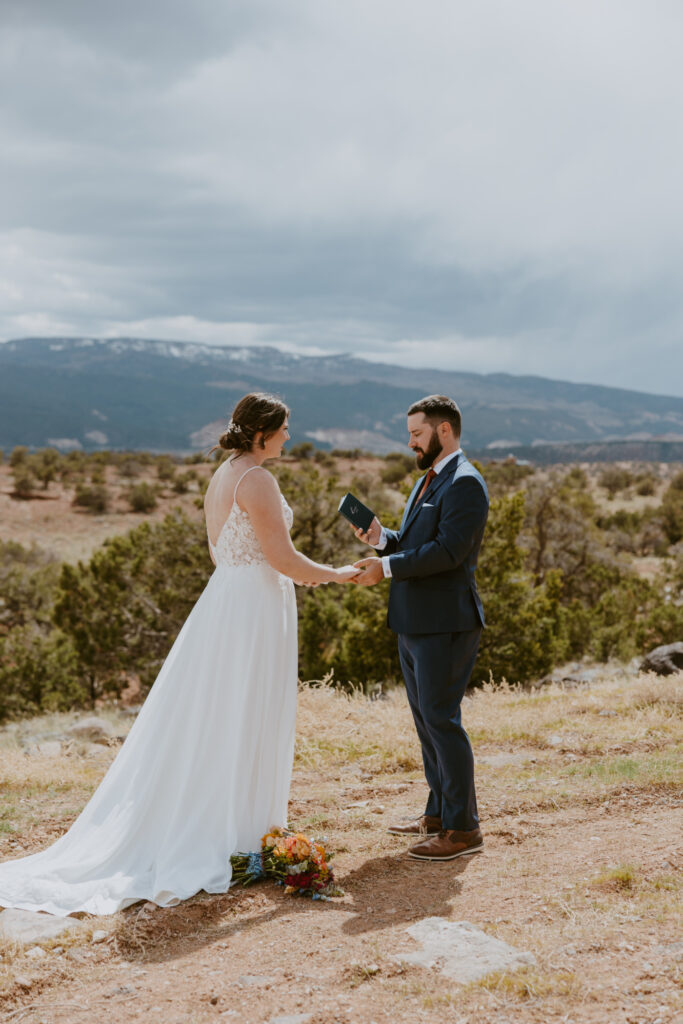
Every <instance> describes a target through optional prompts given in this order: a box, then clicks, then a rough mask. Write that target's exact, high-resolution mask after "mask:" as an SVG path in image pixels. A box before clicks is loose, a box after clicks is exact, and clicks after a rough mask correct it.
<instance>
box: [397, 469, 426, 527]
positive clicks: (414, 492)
mask: <svg viewBox="0 0 683 1024" xmlns="http://www.w3.org/2000/svg"><path fill="white" fill-rule="evenodd" d="M424 479H425V478H424V477H423V476H421V477H420V479H419V480H418V481H417V483H416V484H415V486H414V487H413V489H412V491H411V492H410V497H409V498H408V500H407V502H406V507H405V508H404V509H403V518H402V519H401V528H400V530H399V531H398V533H399V537H400V535H401V534H402V533H403V529H404V527H405V525H406V519H407V518H408V511H409V509H411V508H412V507H413V502H414V501H415V498H416V496H417V495H418V494H419V493H420V488H421V487H422V484H423V483H424Z"/></svg>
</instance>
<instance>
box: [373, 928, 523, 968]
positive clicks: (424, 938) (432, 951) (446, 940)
mask: <svg viewBox="0 0 683 1024" xmlns="http://www.w3.org/2000/svg"><path fill="white" fill-rule="evenodd" d="M406 931H407V932H408V934H409V935H410V936H412V938H414V939H415V941H416V942H419V943H420V945H421V946H422V949H421V950H418V951H417V952H413V953H400V954H398V955H396V956H394V957H393V959H394V960H398V961H399V962H402V963H409V964H417V965H418V966H419V967H431V968H434V969H435V970H437V971H441V972H442V973H443V974H445V975H446V977H448V978H452V979H453V980H454V981H457V982H460V983H461V984H466V983H467V982H470V981H476V980H477V979H478V978H484V977H486V975H487V974H491V973H492V972H494V971H509V970H514V969H515V968H517V967H525V966H528V965H534V964H535V963H536V959H535V957H534V956H533V955H532V954H531V953H525V952H522V951H520V950H518V949H515V948H514V947H513V946H508V944H507V942H502V941H501V940H500V939H496V938H494V937H493V936H492V935H487V934H486V932H483V931H481V929H480V928H477V927H476V926H475V925H473V924H470V922H469V921H447V920H446V919H445V918H443V917H427V918H425V919H424V920H423V921H418V922H417V924H414V925H411V927H410V928H407V929H406Z"/></svg>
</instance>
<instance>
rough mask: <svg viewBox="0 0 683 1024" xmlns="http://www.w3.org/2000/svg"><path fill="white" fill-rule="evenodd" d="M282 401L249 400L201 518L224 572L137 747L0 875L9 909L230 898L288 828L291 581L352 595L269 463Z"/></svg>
mask: <svg viewBox="0 0 683 1024" xmlns="http://www.w3.org/2000/svg"><path fill="white" fill-rule="evenodd" d="M288 416H289V410H288V409H287V407H286V406H285V405H284V404H283V403H282V402H281V401H279V400H278V399H277V398H274V397H273V396H271V395H266V394H249V395H245V396H244V398H242V399H241V401H240V402H238V404H237V406H236V407H235V411H234V412H233V416H232V421H231V423H230V424H229V426H228V430H227V431H226V433H225V434H223V436H222V437H221V438H220V442H219V443H220V446H221V447H222V448H226V449H228V450H230V451H231V452H232V453H233V454H232V456H231V457H230V458H229V459H227V460H226V461H225V462H223V463H222V464H221V465H220V466H219V467H218V469H217V470H216V472H215V473H214V475H213V477H212V479H211V481H210V483H209V487H208V490H207V492H206V497H205V502H204V508H205V515H206V525H207V533H208V541H209V552H210V554H211V558H212V561H213V562H214V565H215V567H216V568H215V571H214V573H213V574H212V576H211V578H210V579H209V582H208V583H207V585H206V588H205V589H204V591H203V593H202V594H201V596H200V598H199V600H198V601H197V603H196V605H195V606H194V608H193V609H192V611H191V612H190V615H189V616H188V618H187V620H186V622H185V623H184V625H183V627H182V629H181V631H180V633H179V634H178V637H177V639H176V641H175V643H174V644H173V647H172V648H171V650H170V652H169V654H168V657H167V658H166V661H165V662H164V664H163V666H162V668H161V671H160V672H159V675H158V676H157V679H156V681H155V683H154V686H153V687H152V689H151V691H150V693H149V696H148V697H147V700H146V701H145V703H144V705H143V707H142V709H141V711H140V714H139V715H138V717H137V719H136V721H135V724H134V725H133V727H132V729H131V731H130V733H129V735H128V737H127V739H126V741H125V743H124V744H123V746H122V748H121V750H120V751H119V753H118V755H117V757H116V759H115V760H114V762H113V763H112V765H111V767H110V768H109V771H108V772H107V774H106V775H105V777H104V779H103V780H102V782H101V784H100V786H99V787H98V789H97V790H96V791H95V793H94V794H93V796H92V798H91V799H90V801H89V803H88V804H87V806H86V807H85V809H84V810H83V812H82V813H81V815H80V816H79V817H78V818H77V819H76V821H75V822H74V823H73V825H72V826H71V828H70V829H69V831H68V832H67V833H66V834H65V835H63V836H62V837H61V838H60V839H58V840H57V841H56V842H55V843H54V844H53V845H52V846H50V847H49V848H48V849H46V850H43V851H41V852H39V853H35V854H33V855H32V856H29V857H23V858H21V859H19V860H13V861H6V862H5V863H3V864H0V907H17V908H22V909H25V910H43V911H47V912H49V913H51V914H57V915H59V916H66V915H67V914H71V913H74V912H77V911H87V912H88V913H91V914H113V913H115V912H116V911H117V910H120V909H121V908H123V907H126V906H128V905H129V904H131V903H135V902H136V901H137V900H150V901H152V902H154V903H157V904H159V905H161V906H170V905H172V904H175V903H178V902H179V901H180V900H184V899H187V898H188V897H189V896H192V895H194V894H195V893H196V892H198V891H199V890H200V889H203V890H205V891H206V892H210V893H220V892H225V891H226V890H227V889H228V887H229V885H230V876H231V871H230V855H231V854H233V853H236V852H237V851H250V850H258V849H260V841H261V836H262V835H263V834H264V833H265V832H267V831H268V830H269V829H270V827H271V826H272V825H285V824H286V822H287V799H288V793H289V785H290V779H291V772H292V760H293V752H294V725H295V715H296V692H297V635H296V603H295V598H294V586H293V581H295V582H297V583H302V584H309V585H317V584H320V583H346V582H349V581H350V580H351V579H353V577H354V576H357V575H358V569H355V568H354V567H353V566H344V567H343V568H339V569H334V568H331V567H330V566H327V565H320V564H318V563H317V562H313V561H311V560H310V559H309V558H306V557H305V556H304V555H302V554H300V553H299V552H298V551H297V550H296V549H295V547H294V545H293V544H292V541H291V539H290V536H289V530H290V528H291V525H292V511H291V509H290V508H289V506H288V504H287V502H286V501H285V499H284V498H283V496H282V495H281V493H280V489H279V487H278V484H277V481H276V480H275V477H274V476H272V474H271V473H269V472H268V470H267V469H265V468H264V466H263V463H264V462H265V461H266V460H267V459H273V458H278V457H279V456H280V454H281V453H282V446H283V444H284V442H285V441H286V440H287V439H288V438H289V433H288V429H287V428H288V423H287V420H288Z"/></svg>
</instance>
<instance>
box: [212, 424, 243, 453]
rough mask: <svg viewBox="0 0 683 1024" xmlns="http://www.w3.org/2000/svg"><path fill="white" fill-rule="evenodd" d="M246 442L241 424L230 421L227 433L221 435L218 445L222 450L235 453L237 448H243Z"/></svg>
mask: <svg viewBox="0 0 683 1024" xmlns="http://www.w3.org/2000/svg"><path fill="white" fill-rule="evenodd" d="M244 440H245V434H244V431H243V430H242V428H241V427H240V425H239V423H234V422H233V421H232V420H230V422H229V423H228V426H227V429H226V431H225V433H224V434H221V436H220V437H219V438H218V443H219V445H220V446H221V448H227V449H228V451H235V449H236V448H242V445H243V442H244Z"/></svg>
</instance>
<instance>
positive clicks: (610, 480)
mask: <svg viewBox="0 0 683 1024" xmlns="http://www.w3.org/2000/svg"><path fill="white" fill-rule="evenodd" d="M598 482H599V484H600V486H601V487H604V488H605V490H606V491H607V493H608V494H609V496H610V498H613V497H614V496H615V495H616V494H618V493H619V491H625V490H626V488H627V487H630V486H631V484H632V483H633V475H632V473H630V472H629V470H628V469H624V468H622V467H621V466H608V467H607V469H604V470H603V471H602V473H601V474H600V478H599V481H598Z"/></svg>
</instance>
